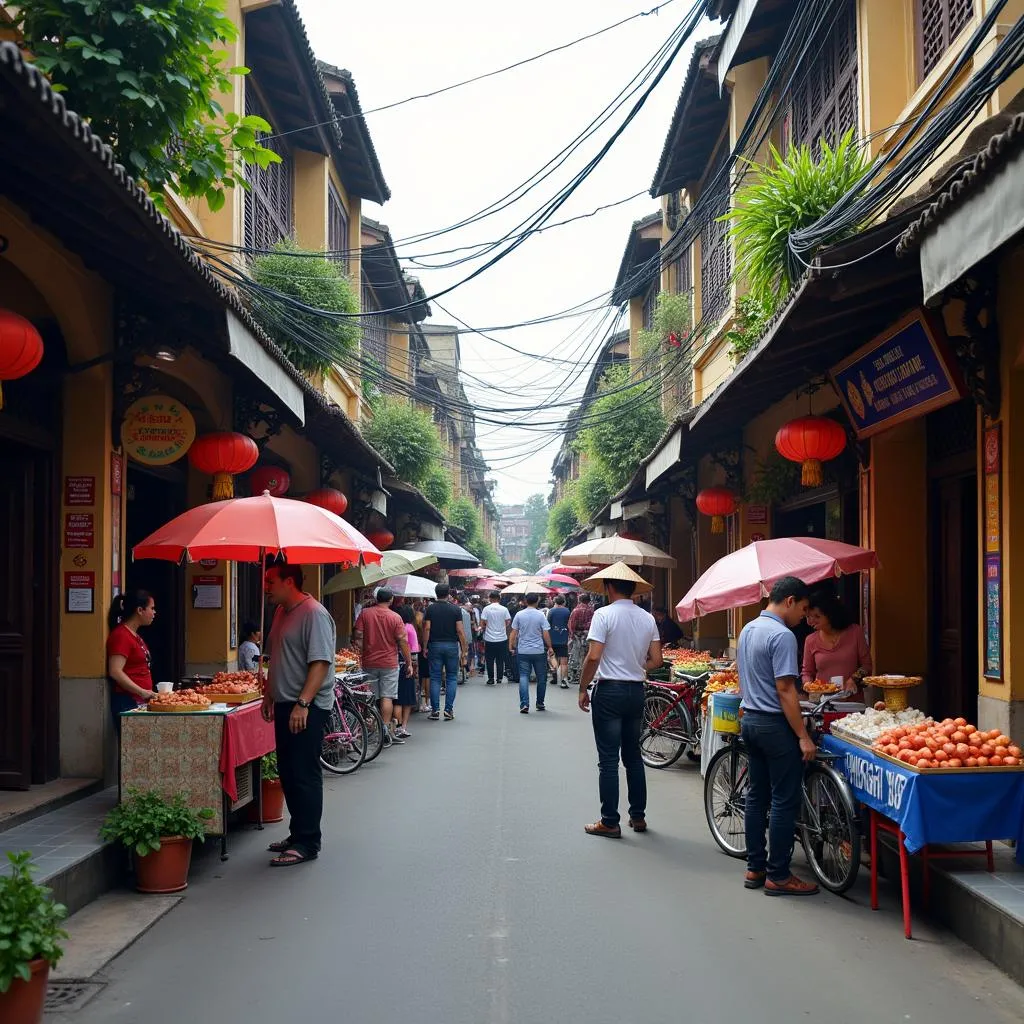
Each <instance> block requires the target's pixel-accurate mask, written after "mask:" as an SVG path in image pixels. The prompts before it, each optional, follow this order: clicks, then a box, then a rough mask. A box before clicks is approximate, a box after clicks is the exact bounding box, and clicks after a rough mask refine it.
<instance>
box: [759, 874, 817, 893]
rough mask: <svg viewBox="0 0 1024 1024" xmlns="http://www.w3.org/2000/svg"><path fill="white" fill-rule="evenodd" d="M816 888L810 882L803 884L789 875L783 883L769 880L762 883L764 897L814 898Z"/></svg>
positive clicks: (794, 876)
mask: <svg viewBox="0 0 1024 1024" xmlns="http://www.w3.org/2000/svg"><path fill="white" fill-rule="evenodd" d="M817 891H818V887H817V886H816V885H814V884H813V883H812V882H805V881H803V880H802V879H800V878H797V877H796V875H790V876H789V878H787V879H786V880H785V881H784V882H773V881H772V880H771V879H769V880H768V881H767V882H765V883H764V894H765V895H766V896H814V895H815V894H816V893H817Z"/></svg>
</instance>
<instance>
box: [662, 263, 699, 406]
mask: <svg viewBox="0 0 1024 1024" xmlns="http://www.w3.org/2000/svg"><path fill="white" fill-rule="evenodd" d="M692 261H693V246H692V245H688V246H687V247H686V248H685V249H684V250H683V251H682V253H680V255H679V256H678V257H677V258H676V259H675V261H674V262H673V263H672V276H673V279H674V282H675V289H676V293H677V294H679V295H688V296H689V298H690V324H689V326H690V328H691V330H692V328H693V262H692ZM692 344H693V339H692V337H689V336H687V337H683V338H680V339H679V347H678V348H675V347H670V348H669V349H668V356H669V357H670V358H672V359H673V363H672V366H671V368H670V371H669V376H668V379H667V381H666V383H667V390H666V405H667V408H666V410H665V411H666V413H667V414H669V415H673V414H677V413H680V412H683V411H684V410H685V409H689V408H690V406H691V405H692V404H693V369H692V367H693V359H692V356H691V351H690V349H691V346H692Z"/></svg>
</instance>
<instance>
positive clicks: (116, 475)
mask: <svg viewBox="0 0 1024 1024" xmlns="http://www.w3.org/2000/svg"><path fill="white" fill-rule="evenodd" d="M123 486H124V459H123V458H122V457H121V456H120V455H118V454H117V452H114V453H113V454H112V455H111V456H110V493H111V494H113V495H115V496H116V495H118V494H120V493H121V489H122V487H123Z"/></svg>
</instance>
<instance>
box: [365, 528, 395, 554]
mask: <svg viewBox="0 0 1024 1024" xmlns="http://www.w3.org/2000/svg"><path fill="white" fill-rule="evenodd" d="M366 539H367V540H368V541H369V542H370V543H371V544H372V545H373V546H374V547H375V548H376V549H377V550H378V551H387V549H388V548H389V547H391V545H392V544H394V543H395V535H394V534H393V533H392V532H391V531H390V530H374V531H373V533H368V534H367V535H366Z"/></svg>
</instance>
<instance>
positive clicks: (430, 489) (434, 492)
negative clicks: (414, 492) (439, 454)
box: [420, 462, 452, 512]
mask: <svg viewBox="0 0 1024 1024" xmlns="http://www.w3.org/2000/svg"><path fill="white" fill-rule="evenodd" d="M420 490H422V491H423V493H424V494H425V495H426V496H427V500H428V501H430V502H431V503H432V504H434V505H436V506H437V507H438V508H439V509H440V510H441V511H442V512H444V511H445V510H446V509H447V508H448V505H449V504H450V502H451V500H452V481H451V477H450V476H449V475H448V473H447V472H446V471H445V468H444V466H442V465H441V464H440V463H437V462H435V463H433V464H432V465H431V467H430V469H429V471H428V472H427V475H426V476H425V477H424V478H423V482H422V483H421V484H420Z"/></svg>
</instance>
